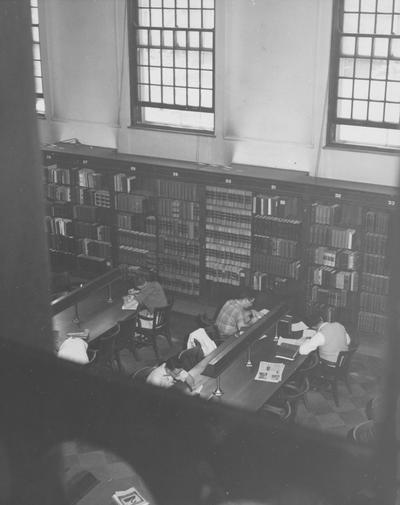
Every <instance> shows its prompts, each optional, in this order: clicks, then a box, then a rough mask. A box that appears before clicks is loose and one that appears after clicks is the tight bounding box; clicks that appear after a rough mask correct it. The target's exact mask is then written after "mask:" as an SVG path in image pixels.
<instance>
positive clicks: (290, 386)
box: [262, 381, 310, 421]
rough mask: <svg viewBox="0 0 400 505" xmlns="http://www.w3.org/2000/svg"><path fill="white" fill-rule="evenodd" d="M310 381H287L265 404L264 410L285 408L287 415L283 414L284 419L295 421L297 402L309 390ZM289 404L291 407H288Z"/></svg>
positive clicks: (272, 410)
mask: <svg viewBox="0 0 400 505" xmlns="http://www.w3.org/2000/svg"><path fill="white" fill-rule="evenodd" d="M309 389H310V384H309V382H308V381H302V382H300V383H299V384H294V383H290V382H286V383H285V384H283V385H282V387H281V388H280V389H279V390H278V391H277V392H276V393H275V394H274V395H273V396H272V398H270V399H269V400H268V402H266V403H265V404H264V405H263V407H262V408H263V410H266V411H270V412H274V411H275V410H276V409H283V412H287V415H282V417H281V419H282V420H283V421H294V419H295V417H296V411H297V403H298V401H299V400H300V399H301V398H304V395H305V394H306V393H307V392H308V391H309ZM288 404H289V406H290V409H288V408H287V405H288Z"/></svg>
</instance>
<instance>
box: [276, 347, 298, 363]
mask: <svg viewBox="0 0 400 505" xmlns="http://www.w3.org/2000/svg"><path fill="white" fill-rule="evenodd" d="M298 353H299V346H298V345H294V344H281V345H279V346H278V348H277V350H276V353H275V357H276V358H280V359H286V360H288V361H293V360H294V359H295V358H296V356H297V354H298Z"/></svg>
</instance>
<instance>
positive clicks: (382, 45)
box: [374, 37, 389, 58]
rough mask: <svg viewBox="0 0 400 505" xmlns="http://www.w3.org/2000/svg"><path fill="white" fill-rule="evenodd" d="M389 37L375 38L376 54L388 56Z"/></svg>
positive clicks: (383, 56)
mask: <svg viewBox="0 0 400 505" xmlns="http://www.w3.org/2000/svg"><path fill="white" fill-rule="evenodd" d="M388 47H389V39H386V38H380V37H379V38H376V39H375V40H374V56H380V57H382V58H386V57H387V55H388Z"/></svg>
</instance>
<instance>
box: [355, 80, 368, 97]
mask: <svg viewBox="0 0 400 505" xmlns="http://www.w3.org/2000/svg"><path fill="white" fill-rule="evenodd" d="M368 93H369V81H367V80H365V81H360V80H356V81H354V98H365V99H366V98H368Z"/></svg>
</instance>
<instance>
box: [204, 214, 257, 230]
mask: <svg viewBox="0 0 400 505" xmlns="http://www.w3.org/2000/svg"><path fill="white" fill-rule="evenodd" d="M206 222H207V223H213V224H216V225H220V226H227V227H231V228H236V229H237V230H236V232H237V233H238V229H239V230H240V233H242V231H243V232H244V231H247V232H249V231H250V230H251V219H250V217H249V216H242V215H240V214H233V213H232V214H230V213H229V212H222V211H216V210H209V209H208V208H207V211H206Z"/></svg>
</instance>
